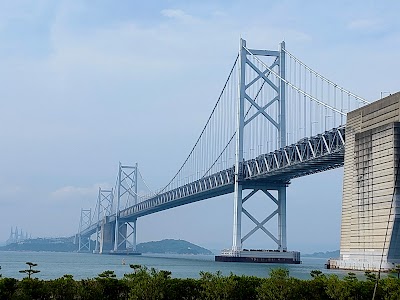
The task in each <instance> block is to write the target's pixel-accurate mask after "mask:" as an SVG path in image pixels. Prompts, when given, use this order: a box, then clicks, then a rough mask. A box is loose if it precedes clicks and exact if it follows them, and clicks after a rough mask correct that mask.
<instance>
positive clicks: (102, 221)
mask: <svg viewBox="0 0 400 300" xmlns="http://www.w3.org/2000/svg"><path fill="white" fill-rule="evenodd" d="M113 199H114V194H113V189H111V190H103V189H102V188H100V187H99V193H98V196H97V226H96V244H95V249H94V253H103V251H107V250H108V251H110V250H112V249H113V241H114V239H113V238H112V237H113V234H114V230H113V227H112V226H110V224H109V222H108V218H109V216H111V214H112V207H113ZM107 226H108V227H107Z"/></svg>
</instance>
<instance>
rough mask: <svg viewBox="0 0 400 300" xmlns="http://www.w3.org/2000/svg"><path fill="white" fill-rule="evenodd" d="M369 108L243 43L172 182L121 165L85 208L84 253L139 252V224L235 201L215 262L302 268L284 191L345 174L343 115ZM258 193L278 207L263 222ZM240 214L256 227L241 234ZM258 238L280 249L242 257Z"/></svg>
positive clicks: (287, 59)
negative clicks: (312, 177)
mask: <svg viewBox="0 0 400 300" xmlns="http://www.w3.org/2000/svg"><path fill="white" fill-rule="evenodd" d="M366 104H368V101H366V100H365V99H363V98H361V97H359V96H357V95H356V94H354V93H352V92H350V91H348V90H346V89H345V88H343V87H341V86H339V85H338V84H336V83H334V82H332V81H331V80H329V79H327V78H326V77H324V76H322V75H321V74H319V73H318V72H316V71H314V70H313V69H311V68H310V67H308V66H307V65H306V64H305V63H303V62H302V61H301V60H299V59H298V58H296V57H295V56H294V55H293V54H291V53H290V52H289V51H288V50H287V49H286V48H285V43H284V42H282V43H281V44H280V46H279V49H278V50H259V49H252V48H250V47H248V46H247V44H246V41H245V40H243V39H241V41H240V47H239V52H238V55H237V57H236V59H235V60H234V63H233V66H232V68H231V70H230V72H229V74H228V77H227V79H226V82H225V84H224V86H223V88H222V91H221V93H220V94H219V96H218V97H216V104H215V106H214V107H213V109H212V112H211V114H210V116H209V118H208V119H207V121H206V123H205V125H204V127H203V129H202V131H201V134H200V136H199V137H198V139H197V140H196V141H195V143H194V146H193V148H192V149H191V151H190V153H189V154H188V155H187V157H186V158H185V159H184V160H183V164H182V165H181V166H180V167H179V168H177V170H178V171H177V172H176V174H175V175H174V176H173V178H172V179H171V180H170V181H169V182H167V183H166V184H165V186H163V187H162V188H160V189H159V190H156V191H151V190H150V189H148V187H147V185H146V181H145V180H144V179H143V177H142V175H141V173H140V170H139V168H138V165H137V164H136V165H132V166H130V165H122V164H120V165H119V168H118V174H117V179H116V183H115V186H114V188H112V189H107V190H105V189H102V188H99V193H98V199H97V204H96V207H95V208H94V209H93V210H92V209H82V210H81V218H80V225H79V231H78V234H77V237H78V239H79V250H80V251H92V250H93V252H95V253H128V252H130V253H136V233H137V227H136V223H137V219H138V218H140V217H143V216H146V215H149V214H153V213H156V212H159V211H163V210H167V209H172V208H174V207H177V206H181V205H186V204H189V203H192V202H196V201H201V200H205V199H209V198H214V197H217V196H221V195H224V194H230V193H233V202H234V213H233V237H232V247H231V248H230V249H227V250H223V251H222V254H221V256H218V257H216V259H218V260H223V261H256V262H271V261H273V262H278V261H279V262H288V263H299V262H300V256H299V253H298V252H296V251H288V249H287V238H286V200H287V199H286V189H287V187H288V185H289V183H290V181H291V180H293V179H295V178H298V177H301V176H306V175H309V174H314V173H318V172H322V171H325V170H329V169H333V168H338V167H341V166H343V164H344V153H345V141H346V138H345V136H346V126H345V124H346V115H347V113H349V112H350V111H353V110H355V109H357V108H360V107H362V106H364V105H366ZM139 185H142V186H144V187H146V188H139ZM144 190H146V191H148V192H147V193H141V191H144ZM256 193H259V194H260V193H261V194H263V195H264V196H265V197H266V198H267V199H269V200H270V201H272V203H274V205H276V208H275V209H273V210H272V211H271V212H269V213H268V214H267V215H266V216H265V218H264V219H263V220H257V219H256V218H255V217H254V216H253V215H252V214H251V213H250V212H249V211H248V210H246V208H245V207H244V206H243V204H244V203H245V202H246V201H250V200H251V198H252V197H253V196H254V195H255V194H256ZM243 215H245V216H246V217H248V218H249V219H250V220H251V221H252V222H253V223H254V228H253V229H252V230H250V231H249V232H247V233H245V234H244V233H242V216H243ZM268 222H277V226H276V228H277V232H271V230H269V229H267V228H266V224H267V223H268ZM259 230H261V231H262V232H264V233H265V235H266V237H267V238H269V239H271V240H272V241H274V243H276V249H273V250H272V251H271V250H269V251H252V250H246V249H244V246H243V245H244V243H245V241H246V240H247V239H248V238H249V237H250V236H252V235H253V234H254V233H255V232H256V231H259ZM92 235H95V241H96V244H95V248H94V249H91V248H90V247H91V246H90V237H91V236H92Z"/></svg>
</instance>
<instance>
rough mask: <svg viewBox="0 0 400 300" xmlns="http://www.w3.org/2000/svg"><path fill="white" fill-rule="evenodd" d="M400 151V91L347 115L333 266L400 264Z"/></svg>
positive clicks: (385, 266) (375, 267)
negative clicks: (337, 256)
mask: <svg viewBox="0 0 400 300" xmlns="http://www.w3.org/2000/svg"><path fill="white" fill-rule="evenodd" d="M399 151H400V92H399V93H396V94H394V95H390V96H388V97H386V98H384V99H381V100H379V101H376V102H373V103H371V104H369V105H367V106H364V107H362V108H359V109H357V110H355V111H352V112H350V113H348V115H347V124H346V148H345V158H344V178H343V203H342V225H341V241H340V259H338V260H331V261H330V263H329V265H330V267H331V268H340V269H355V270H378V269H379V268H380V267H381V268H382V269H383V270H388V269H391V268H393V267H394V266H395V265H396V264H400V231H399V222H400V210H399V207H400V202H399V194H400V191H399V190H398V187H399V185H400V184H399V182H400V174H399V172H400V170H399V158H400V157H399V154H400V153H399ZM397 177H399V178H398V179H397Z"/></svg>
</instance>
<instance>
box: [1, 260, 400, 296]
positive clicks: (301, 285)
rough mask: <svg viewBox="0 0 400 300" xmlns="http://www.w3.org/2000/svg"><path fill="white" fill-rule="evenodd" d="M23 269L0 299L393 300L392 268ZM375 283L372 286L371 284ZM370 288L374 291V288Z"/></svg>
mask: <svg viewBox="0 0 400 300" xmlns="http://www.w3.org/2000/svg"><path fill="white" fill-rule="evenodd" d="M27 265H28V267H29V268H28V269H25V270H20V271H19V272H21V273H25V274H26V277H25V278H23V279H21V280H17V279H14V278H1V274H0V299H7V300H18V299H87V300H89V299H90V300H91V299H93V300H95V299H96V300H101V299H229V300H232V299H233V300H235V299H296V300H298V299H307V300H308V299H358V300H362V299H372V295H373V294H374V290H375V299H399V297H400V279H399V272H400V269H398V270H397V271H396V272H393V273H391V274H389V275H388V276H386V277H385V278H381V279H379V280H378V279H377V276H376V274H374V273H371V272H365V278H364V279H363V280H360V279H358V278H357V277H356V276H355V274H354V273H351V272H350V273H348V275H347V276H345V277H344V278H343V279H339V278H338V276H336V275H325V274H323V272H321V271H319V270H314V271H311V279H309V280H300V279H297V278H293V277H290V275H289V271H288V270H287V269H282V268H279V269H274V270H272V271H271V272H270V274H269V277H267V278H259V277H254V276H245V275H241V276H238V275H234V274H230V275H229V276H223V275H221V273H220V272H216V273H209V272H200V278H199V279H192V278H186V279H180V278H173V277H172V276H171V272H169V271H164V270H155V269H148V268H147V267H145V266H141V265H130V268H131V269H130V270H131V272H130V273H127V274H125V275H124V276H123V278H117V277H116V275H115V273H114V271H111V270H107V271H104V272H103V273H101V274H99V275H98V276H97V277H95V278H92V279H82V280H74V278H73V276H72V275H64V276H63V277H61V278H58V279H54V280H40V279H38V278H34V276H35V274H37V273H39V272H40V270H39V269H38V266H37V264H35V263H32V262H27ZM376 284H377V285H376ZM375 285H376V288H375Z"/></svg>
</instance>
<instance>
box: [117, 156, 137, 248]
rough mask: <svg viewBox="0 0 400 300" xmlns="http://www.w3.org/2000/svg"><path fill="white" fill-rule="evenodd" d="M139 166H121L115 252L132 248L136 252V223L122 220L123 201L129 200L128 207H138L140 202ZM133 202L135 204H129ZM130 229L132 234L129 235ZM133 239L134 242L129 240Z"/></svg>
mask: <svg viewBox="0 0 400 300" xmlns="http://www.w3.org/2000/svg"><path fill="white" fill-rule="evenodd" d="M138 175H139V174H138V164H137V163H136V164H135V166H124V165H122V164H121V163H120V164H119V169H118V185H117V204H116V213H115V236H114V251H115V252H116V251H118V250H121V251H124V250H127V248H128V247H129V246H130V248H131V249H132V251H136V221H137V219H134V220H130V221H129V222H127V221H124V220H121V219H120V210H121V201H122V200H123V199H127V203H126V204H125V205H126V207H128V206H132V205H136V204H137V200H138V195H137V193H138ZM129 201H132V202H133V203H128V202H129ZM128 227H129V228H130V233H128ZM130 237H132V241H130V240H129V238H130Z"/></svg>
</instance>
